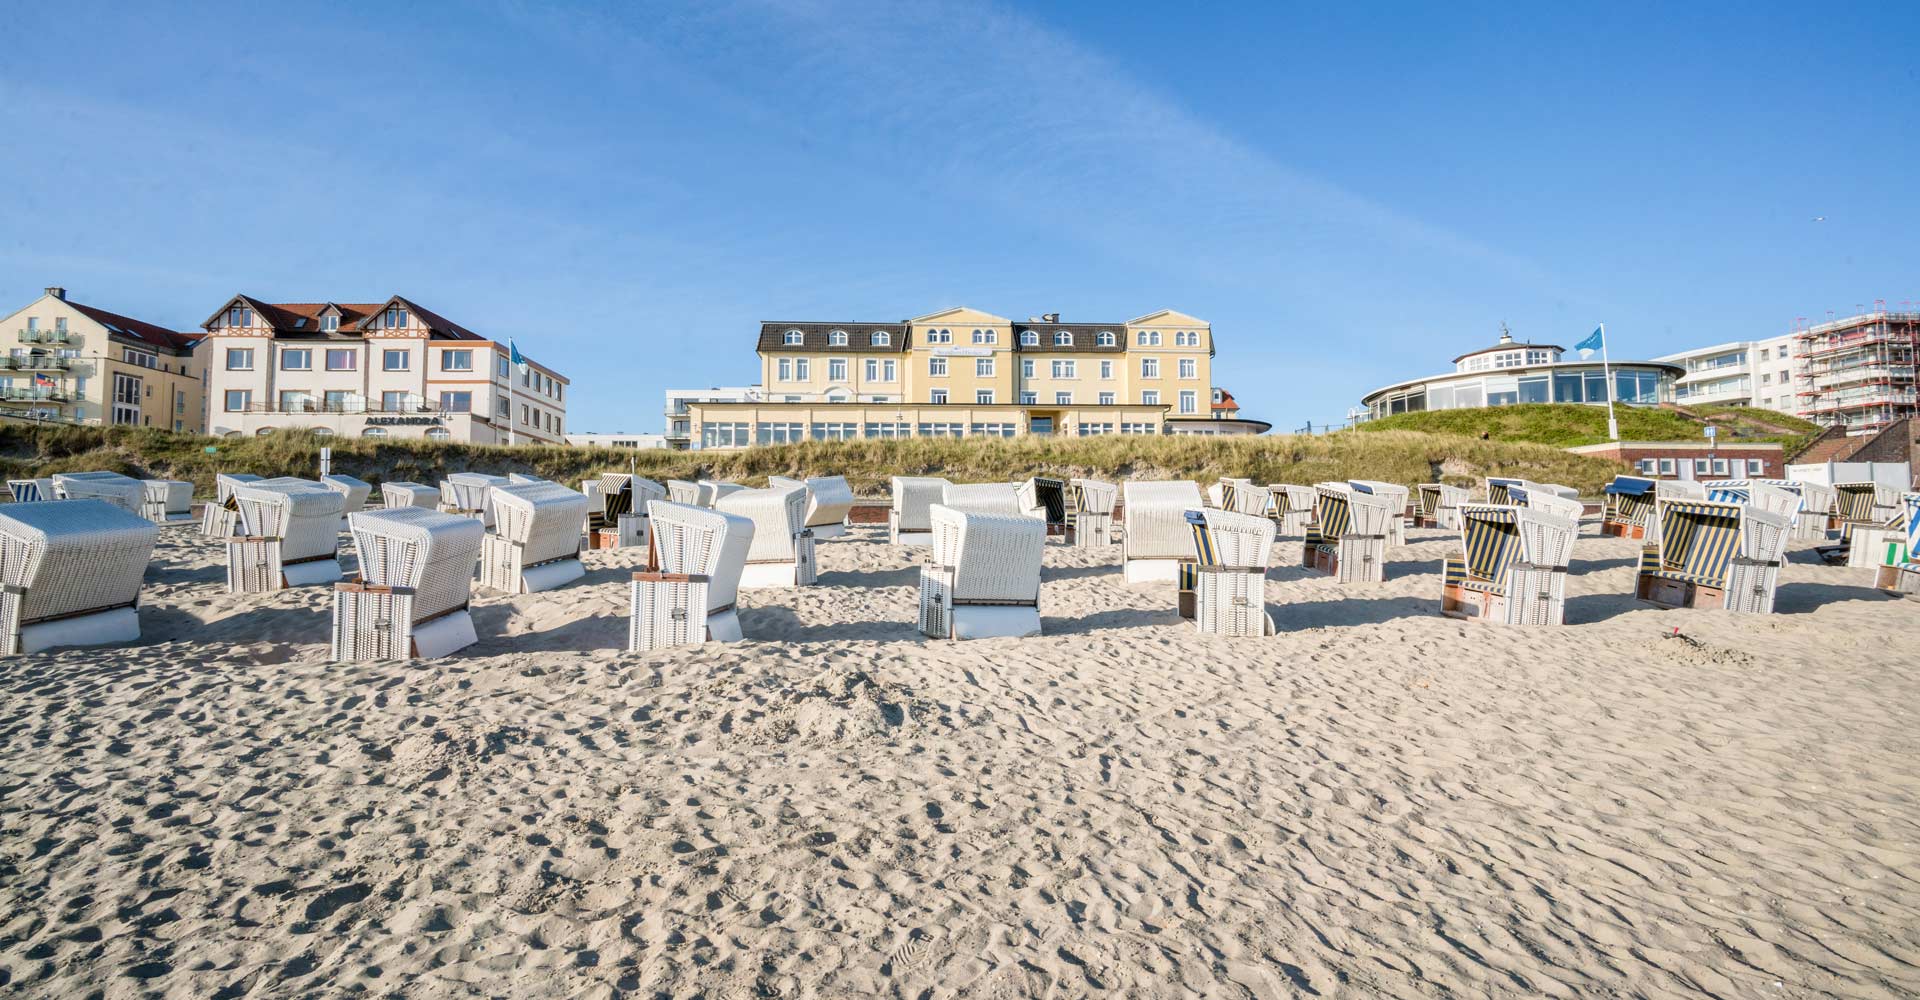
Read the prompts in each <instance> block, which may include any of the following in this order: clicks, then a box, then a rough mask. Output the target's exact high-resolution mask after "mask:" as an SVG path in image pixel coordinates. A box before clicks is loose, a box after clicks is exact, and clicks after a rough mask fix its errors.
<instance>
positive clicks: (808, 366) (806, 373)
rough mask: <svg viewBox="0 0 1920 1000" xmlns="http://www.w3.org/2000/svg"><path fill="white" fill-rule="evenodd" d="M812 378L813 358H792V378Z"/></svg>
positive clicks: (803, 379) (806, 379)
mask: <svg viewBox="0 0 1920 1000" xmlns="http://www.w3.org/2000/svg"><path fill="white" fill-rule="evenodd" d="M812 379H813V360H812V359H810V358H794V359H793V380H794V381H795V382H807V381H811V380H812Z"/></svg>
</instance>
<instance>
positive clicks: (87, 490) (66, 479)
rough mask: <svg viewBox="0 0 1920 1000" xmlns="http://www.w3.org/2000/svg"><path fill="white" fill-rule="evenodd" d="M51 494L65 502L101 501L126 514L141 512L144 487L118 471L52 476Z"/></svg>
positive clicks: (145, 496) (57, 474) (69, 473)
mask: <svg viewBox="0 0 1920 1000" xmlns="http://www.w3.org/2000/svg"><path fill="white" fill-rule="evenodd" d="M53 489H54V492H55V493H57V494H59V495H60V496H61V497H63V498H65V499H68V500H102V501H105V502H107V503H110V504H112V505H114V506H116V507H118V508H120V509H121V510H124V511H126V512H127V513H129V514H138V513H140V507H141V504H142V503H144V502H145V501H146V499H147V488H146V487H145V486H143V485H141V483H140V480H138V479H134V478H133V477H131V476H123V475H121V474H119V473H118V472H68V473H55V474H54V477H53Z"/></svg>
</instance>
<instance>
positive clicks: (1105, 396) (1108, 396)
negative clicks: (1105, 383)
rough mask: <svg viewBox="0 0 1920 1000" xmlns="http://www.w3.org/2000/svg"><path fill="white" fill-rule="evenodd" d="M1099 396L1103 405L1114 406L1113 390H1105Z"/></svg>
mask: <svg viewBox="0 0 1920 1000" xmlns="http://www.w3.org/2000/svg"><path fill="white" fill-rule="evenodd" d="M1098 398H1099V400H1100V405H1101V406H1112V405H1113V393H1111V392H1103V393H1101V394H1100V395H1099V397H1098Z"/></svg>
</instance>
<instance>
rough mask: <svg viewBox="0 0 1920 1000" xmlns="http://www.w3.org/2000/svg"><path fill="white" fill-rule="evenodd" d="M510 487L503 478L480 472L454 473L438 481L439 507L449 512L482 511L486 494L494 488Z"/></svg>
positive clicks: (485, 502) (485, 506)
mask: <svg viewBox="0 0 1920 1000" xmlns="http://www.w3.org/2000/svg"><path fill="white" fill-rule="evenodd" d="M507 485H511V482H510V480H508V479H507V477H505V476H489V475H486V474H485V473H480V472H454V473H449V474H448V476H447V478H445V479H443V480H441V481H440V506H441V507H444V508H446V509H447V510H449V511H469V512H472V511H484V510H486V509H487V492H488V491H489V490H491V489H493V488H494V487H495V486H507Z"/></svg>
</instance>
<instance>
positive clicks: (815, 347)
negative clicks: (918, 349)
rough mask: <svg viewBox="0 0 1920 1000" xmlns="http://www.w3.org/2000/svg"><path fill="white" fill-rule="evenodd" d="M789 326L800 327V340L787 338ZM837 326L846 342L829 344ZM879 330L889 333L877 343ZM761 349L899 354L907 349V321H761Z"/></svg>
mask: <svg viewBox="0 0 1920 1000" xmlns="http://www.w3.org/2000/svg"><path fill="white" fill-rule="evenodd" d="M788 330H798V331H800V335H801V341H800V343H798V344H789V343H787V342H786V340H787V331H788ZM836 330H839V331H844V332H845V333H846V335H847V343H846V346H844V347H830V346H829V345H828V343H827V335H828V334H830V333H832V332H834V331H836ZM876 333H885V334H887V337H888V342H887V343H886V344H884V345H881V346H878V347H876V346H874V343H873V335H874V334H876ZM758 349H759V350H761V351H797V352H808V351H829V350H831V351H848V352H855V353H858V352H865V353H869V354H887V353H894V354H897V353H901V352H904V351H905V350H906V349H907V325H906V324H905V323H770V322H769V323H761V324H760V346H759V348H758Z"/></svg>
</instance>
